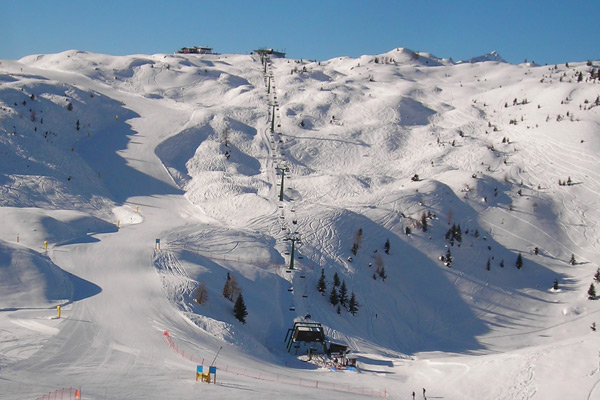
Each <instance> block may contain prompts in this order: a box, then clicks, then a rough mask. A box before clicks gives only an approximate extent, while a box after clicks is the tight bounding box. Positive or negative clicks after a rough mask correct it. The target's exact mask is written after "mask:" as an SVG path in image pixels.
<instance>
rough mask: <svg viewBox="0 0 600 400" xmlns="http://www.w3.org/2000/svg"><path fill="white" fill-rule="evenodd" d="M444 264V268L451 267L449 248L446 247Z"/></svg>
mask: <svg viewBox="0 0 600 400" xmlns="http://www.w3.org/2000/svg"><path fill="white" fill-rule="evenodd" d="M444 263H445V264H446V267H451V266H452V253H451V252H450V247H448V250H447V251H446V258H445V261H444Z"/></svg>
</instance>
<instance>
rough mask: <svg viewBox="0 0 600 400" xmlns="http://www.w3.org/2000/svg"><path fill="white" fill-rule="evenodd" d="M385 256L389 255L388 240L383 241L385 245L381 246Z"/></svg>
mask: <svg viewBox="0 0 600 400" xmlns="http://www.w3.org/2000/svg"><path fill="white" fill-rule="evenodd" d="M383 248H384V251H385V254H390V239H388V240H386V241H385V245H384V246H383Z"/></svg>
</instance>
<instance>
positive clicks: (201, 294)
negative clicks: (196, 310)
mask: <svg viewBox="0 0 600 400" xmlns="http://www.w3.org/2000/svg"><path fill="white" fill-rule="evenodd" d="M207 301H208V289H206V282H205V281H204V280H202V282H200V284H199V285H198V287H197V288H196V302H197V303H198V304H204V303H206V302H207Z"/></svg>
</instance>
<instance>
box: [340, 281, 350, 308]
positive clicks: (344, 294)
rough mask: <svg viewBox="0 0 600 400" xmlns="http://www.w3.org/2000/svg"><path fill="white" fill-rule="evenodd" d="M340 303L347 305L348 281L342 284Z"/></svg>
mask: <svg viewBox="0 0 600 400" xmlns="http://www.w3.org/2000/svg"><path fill="white" fill-rule="evenodd" d="M339 300H340V304H341V305H342V306H343V307H346V302H347V301H348V289H347V288H346V281H345V280H344V281H342V285H341V286H340V295H339Z"/></svg>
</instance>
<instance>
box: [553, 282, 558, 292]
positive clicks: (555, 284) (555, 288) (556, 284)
mask: <svg viewBox="0 0 600 400" xmlns="http://www.w3.org/2000/svg"><path fill="white" fill-rule="evenodd" d="M552 289H554V290H558V279H555V280H554V283H553V284H552Z"/></svg>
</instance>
